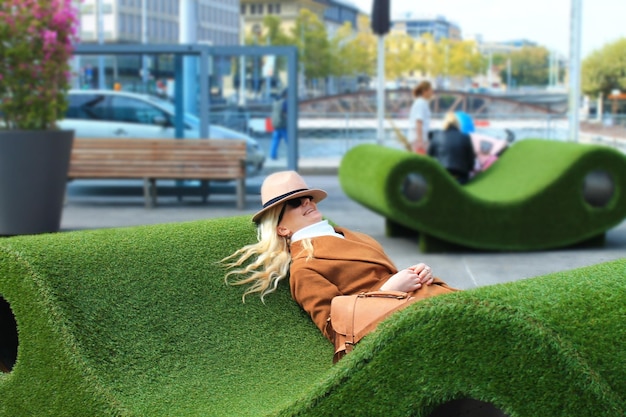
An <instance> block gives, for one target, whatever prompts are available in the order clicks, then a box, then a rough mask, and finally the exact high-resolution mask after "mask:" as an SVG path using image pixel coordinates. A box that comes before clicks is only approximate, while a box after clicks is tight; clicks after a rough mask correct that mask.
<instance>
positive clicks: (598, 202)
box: [583, 169, 615, 207]
mask: <svg viewBox="0 0 626 417" xmlns="http://www.w3.org/2000/svg"><path fill="white" fill-rule="evenodd" d="M613 194H615V183H614V182H613V178H611V175H610V174H609V173H608V172H606V171H604V170H601V169H597V170H595V171H591V172H590V173H588V174H587V175H586V176H585V179H584V180H583V198H584V199H585V201H586V202H587V203H589V205H590V206H592V207H604V206H606V205H607V204H608V203H609V201H611V198H612V197H613Z"/></svg>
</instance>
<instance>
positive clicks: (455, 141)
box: [428, 112, 476, 184]
mask: <svg viewBox="0 0 626 417" xmlns="http://www.w3.org/2000/svg"><path fill="white" fill-rule="evenodd" d="M428 155H430V156H432V157H433V158H435V159H437V161H439V163H440V164H441V165H442V166H443V167H444V168H445V169H446V170H448V172H449V173H450V174H451V175H452V176H453V177H454V178H456V180H457V181H458V182H459V183H460V184H466V183H467V182H468V181H469V179H470V173H471V172H472V171H473V170H474V165H475V163H476V153H475V152H474V145H473V144H472V139H471V138H470V136H469V135H467V134H465V133H462V132H461V130H460V129H459V121H458V120H457V118H456V115H455V114H454V113H452V112H450V113H447V114H446V117H445V119H444V121H443V130H439V131H436V132H433V135H432V138H431V142H430V145H429V146H428Z"/></svg>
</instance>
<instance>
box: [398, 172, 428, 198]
mask: <svg viewBox="0 0 626 417" xmlns="http://www.w3.org/2000/svg"><path fill="white" fill-rule="evenodd" d="M427 192H428V182H426V179H425V178H424V176H423V175H421V174H417V173H415V172H412V173H410V174H409V175H407V176H406V177H405V178H404V183H403V184H402V194H404V196H405V197H406V198H407V199H409V201H413V202H417V201H420V200H421V199H422V198H424V196H425V195H426V193H427Z"/></svg>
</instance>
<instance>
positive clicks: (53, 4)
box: [0, 0, 78, 130]
mask: <svg viewBox="0 0 626 417" xmlns="http://www.w3.org/2000/svg"><path fill="white" fill-rule="evenodd" d="M77 27H78V14H77V11H76V9H75V7H74V6H73V4H72V0H0V128H4V129H24V130H41V129H55V128H56V122H57V120H59V119H61V118H63V117H64V115H65V111H66V109H67V90H68V89H69V87H70V83H69V81H70V77H71V73H70V66H69V60H70V58H71V57H72V53H73V50H74V48H73V44H74V43H75V42H76V41H77V35H76V30H77Z"/></svg>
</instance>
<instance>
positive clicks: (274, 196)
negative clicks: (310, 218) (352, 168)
mask: <svg viewBox="0 0 626 417" xmlns="http://www.w3.org/2000/svg"><path fill="white" fill-rule="evenodd" d="M307 195H310V196H311V197H313V201H314V202H316V203H317V202H319V201H322V200H323V199H325V198H326V196H327V195H328V194H327V193H326V191H323V190H318V189H315V188H309V187H308V186H307V185H306V183H305V182H304V179H302V177H301V176H300V174H298V173H297V172H296V171H280V172H275V173H273V174H271V175H268V176H267V178H265V180H264V181H263V185H261V203H262V204H263V208H262V209H261V210H260V211H259V212H258V213H256V214H255V215H254V216H253V217H252V221H253V222H255V223H257V222H258V221H259V220H260V219H261V217H263V214H265V212H266V211H267V210H269V209H271V208H272V207H275V206H277V205H279V204H280V203H282V202H285V201H287V200H291V199H293V198H298V197H303V196H307Z"/></svg>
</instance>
